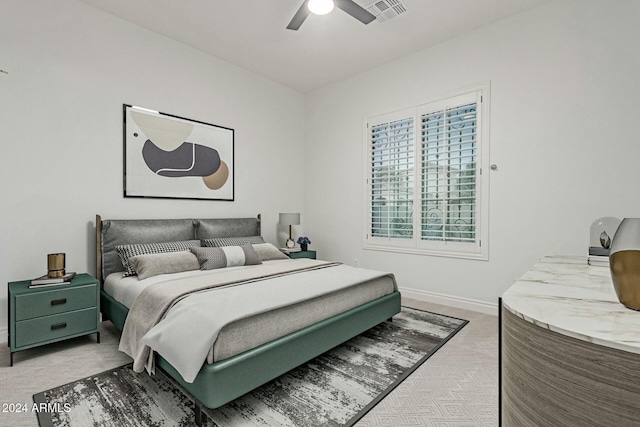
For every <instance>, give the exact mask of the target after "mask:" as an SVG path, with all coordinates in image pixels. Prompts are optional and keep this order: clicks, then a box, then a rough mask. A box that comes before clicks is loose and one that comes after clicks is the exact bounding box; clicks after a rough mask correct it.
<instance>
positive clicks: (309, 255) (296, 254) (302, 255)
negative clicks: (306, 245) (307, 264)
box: [286, 251, 316, 259]
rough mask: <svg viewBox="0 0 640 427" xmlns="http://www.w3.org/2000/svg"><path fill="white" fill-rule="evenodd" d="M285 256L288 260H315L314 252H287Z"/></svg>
mask: <svg viewBox="0 0 640 427" xmlns="http://www.w3.org/2000/svg"><path fill="white" fill-rule="evenodd" d="M286 255H287V256H288V257H289V258H311V259H316V251H299V252H289V253H287V254H286Z"/></svg>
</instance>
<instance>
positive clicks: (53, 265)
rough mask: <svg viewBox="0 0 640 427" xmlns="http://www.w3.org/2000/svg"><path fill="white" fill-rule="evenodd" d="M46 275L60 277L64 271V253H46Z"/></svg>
mask: <svg viewBox="0 0 640 427" xmlns="http://www.w3.org/2000/svg"><path fill="white" fill-rule="evenodd" d="M47 270H48V272H47V275H48V276H49V277H62V276H64V274H65V272H64V270H65V255H64V254H62V253H59V254H49V255H47Z"/></svg>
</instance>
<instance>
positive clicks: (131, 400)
mask: <svg viewBox="0 0 640 427" xmlns="http://www.w3.org/2000/svg"><path fill="white" fill-rule="evenodd" d="M465 324H467V321H466V320H462V319H456V318H452V317H448V316H443V315H439V314H434V313H429V312H426V311H421V310H415V309H411V308H407V307H402V311H401V313H399V314H397V315H396V316H394V317H393V321H386V322H383V323H381V324H380V325H378V326H376V327H374V328H372V329H370V330H368V331H366V332H364V333H363V334H361V335H359V336H357V337H355V338H353V339H351V340H349V341H347V342H346V343H344V344H342V345H339V346H338V347H335V348H334V349H332V350H330V351H328V352H327V353H324V354H322V355H321V356H318V357H316V358H315V359H312V360H311V361H309V362H307V363H306V364H304V365H301V366H299V367H298V368H296V369H294V370H292V371H290V372H288V373H286V374H284V375H282V376H280V377H278V378H276V379H275V380H273V381H271V382H269V383H267V384H265V385H263V386H261V387H260V388H258V389H256V390H254V391H252V392H250V393H248V394H246V395H244V396H242V397H240V398H239V399H236V400H234V401H233V402H231V403H228V404H227V405H225V406H223V407H221V408H218V409H206V410H205V413H206V417H204V418H205V420H204V421H203V425H205V426H208V427H210V426H219V427H227V426H262V427H264V426H314V427H315V426H351V425H353V424H354V423H355V422H356V421H358V420H359V419H360V418H362V416H364V415H365V414H366V413H367V412H368V411H369V410H371V408H373V407H374V406H375V405H376V404H377V403H378V402H379V401H380V400H382V399H383V398H384V397H385V396H386V395H387V394H389V393H390V392H391V390H393V389H394V388H395V387H396V386H397V385H398V384H400V383H401V382H402V381H403V380H404V379H405V378H407V377H408V376H409V375H410V374H411V373H412V372H413V371H414V370H415V369H417V368H418V367H419V366H420V365H421V364H422V363H424V362H425V361H426V360H427V359H428V358H429V357H430V356H431V355H432V354H434V353H435V352H436V351H437V350H438V349H439V348H440V347H441V346H443V345H444V344H445V343H446V342H447V341H448V340H449V339H450V338H451V337H453V336H454V335H455V334H456V333H457V332H458V331H459V330H460V329H462V328H463V327H464V325H465ZM33 399H34V402H35V403H37V404H39V405H41V406H42V411H40V412H38V421H39V423H40V426H41V427H49V426H55V427H59V426H70V427H76V426H77V427H80V426H82V427H84V426H91V425H93V426H106V427H111V426H113V427H116V426H117V427H122V426H154V427H155V426H158V427H160V426H193V425H195V421H194V404H193V402H192V401H191V399H190V397H189V396H187V395H186V394H185V393H184V392H182V391H181V389H180V388H179V387H178V386H177V385H176V384H175V383H174V382H173V380H171V379H170V378H168V377H167V376H165V375H164V374H163V373H162V372H159V373H157V374H156V375H153V376H149V375H147V374H146V373H142V374H136V373H135V372H133V370H132V369H131V365H130V364H129V365H125V366H121V367H119V368H116V369H112V370H110V371H107V372H103V373H100V374H97V375H93V376H91V377H88V378H84V379H82V380H78V381H75V382H72V383H69V384H66V385H63V386H60V387H56V388H54V389H51V390H47V391H44V392H42V393H38V394H35V395H34V396H33ZM47 411H49V412H47Z"/></svg>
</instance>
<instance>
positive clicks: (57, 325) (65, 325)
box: [51, 322, 67, 331]
mask: <svg viewBox="0 0 640 427" xmlns="http://www.w3.org/2000/svg"><path fill="white" fill-rule="evenodd" d="M66 327H67V322H62V323H56V324H55V325H51V330H52V331H55V330H56V329H64V328H66Z"/></svg>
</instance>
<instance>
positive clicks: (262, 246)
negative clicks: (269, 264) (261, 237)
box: [253, 243, 289, 261]
mask: <svg viewBox="0 0 640 427" xmlns="http://www.w3.org/2000/svg"><path fill="white" fill-rule="evenodd" d="M253 249H255V251H256V253H257V254H258V258H260V261H271V260H272V259H289V257H288V256H286V255H285V254H283V253H282V251H281V250H280V249H278V248H276V247H275V246H273V245H272V244H271V243H257V244H255V245H253Z"/></svg>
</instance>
